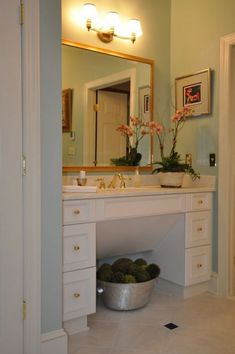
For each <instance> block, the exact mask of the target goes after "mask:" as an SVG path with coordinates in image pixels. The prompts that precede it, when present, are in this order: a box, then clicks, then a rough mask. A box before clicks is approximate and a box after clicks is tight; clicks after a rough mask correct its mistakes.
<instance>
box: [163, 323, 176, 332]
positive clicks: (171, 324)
mask: <svg viewBox="0 0 235 354" xmlns="http://www.w3.org/2000/svg"><path fill="white" fill-rule="evenodd" d="M164 327H166V328H168V329H171V330H172V329H175V328H177V327H178V326H177V325H176V324H174V323H167V324H166V325H164Z"/></svg>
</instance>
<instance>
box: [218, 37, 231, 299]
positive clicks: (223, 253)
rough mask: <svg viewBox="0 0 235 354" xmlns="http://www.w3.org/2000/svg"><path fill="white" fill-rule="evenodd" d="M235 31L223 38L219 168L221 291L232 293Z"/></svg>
mask: <svg viewBox="0 0 235 354" xmlns="http://www.w3.org/2000/svg"><path fill="white" fill-rule="evenodd" d="M234 45H235V33H231V34H229V35H227V36H224V37H222V38H221V40H220V75H219V78H220V81H219V82H220V88H219V140H218V143H219V168H218V293H219V295H225V296H229V295H231V285H232V284H231V280H232V269H233V265H232V258H233V257H232V254H231V249H232V245H233V231H234V230H232V226H233V224H232V211H233V212H234V204H233V202H232V197H231V190H232V169H231V158H232V150H231V146H232V144H231V141H232V133H233V132H232V130H231V119H232V115H231V106H230V102H231V98H232V97H231V90H230V85H231V70H232V66H231V61H232V60H231V59H232V47H233V46H234Z"/></svg>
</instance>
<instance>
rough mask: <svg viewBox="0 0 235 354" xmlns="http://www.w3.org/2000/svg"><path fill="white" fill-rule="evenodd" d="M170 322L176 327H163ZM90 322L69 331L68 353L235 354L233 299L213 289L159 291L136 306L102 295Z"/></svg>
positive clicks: (234, 302)
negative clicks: (183, 295)
mask: <svg viewBox="0 0 235 354" xmlns="http://www.w3.org/2000/svg"><path fill="white" fill-rule="evenodd" d="M170 322H172V323H174V324H176V325H178V328H176V329H174V330H169V329H167V328H166V327H164V325H165V324H167V323H170ZM88 324H89V327H90V330H89V331H85V332H82V333H79V334H75V335H73V336H70V338H69V354H235V301H234V300H233V299H225V298H221V297H216V296H214V295H212V294H209V293H206V294H203V295H199V296H195V297H192V298H189V299H185V300H184V299H179V298H176V297H173V296H169V295H165V294H162V293H160V292H158V291H155V292H154V293H153V295H152V297H151V300H150V303H149V304H148V305H147V306H145V307H144V308H142V309H138V310H134V311H112V310H109V309H107V308H105V307H104V306H103V305H102V302H101V301H98V304H97V312H96V314H94V315H91V316H89V317H88Z"/></svg>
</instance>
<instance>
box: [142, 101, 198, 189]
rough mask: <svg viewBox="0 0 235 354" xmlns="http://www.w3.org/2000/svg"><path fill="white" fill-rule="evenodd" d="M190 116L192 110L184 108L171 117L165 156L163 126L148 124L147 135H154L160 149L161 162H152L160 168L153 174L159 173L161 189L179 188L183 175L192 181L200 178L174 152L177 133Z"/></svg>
mask: <svg viewBox="0 0 235 354" xmlns="http://www.w3.org/2000/svg"><path fill="white" fill-rule="evenodd" d="M191 114H192V110H191V109H190V108H188V107H186V106H185V107H183V108H182V110H177V111H176V113H175V114H174V115H173V116H172V117H171V122H172V127H171V128H170V129H169V133H170V134H171V135H172V145H171V148H170V153H169V154H168V155H167V156H166V155H165V151H164V142H165V135H166V132H165V128H164V126H163V125H162V124H160V123H158V122H155V121H151V122H149V123H148V127H149V134H150V135H152V136H153V135H156V137H157V140H158V143H159V147H160V155H161V161H156V162H154V164H157V165H160V166H159V167H157V168H155V169H154V170H153V173H155V172H157V173H160V172H161V174H160V184H161V186H162V187H181V185H182V180H183V175H184V174H185V173H188V174H189V175H190V176H191V177H192V179H193V180H195V179H196V178H200V176H199V174H198V173H197V172H195V170H194V169H193V168H192V166H191V165H190V164H189V163H186V162H182V160H181V156H180V154H179V153H178V152H177V151H176V144H177V141H178V140H177V139H178V135H179V132H180V131H181V130H182V128H183V126H184V124H185V122H186V120H187V118H188V117H189V116H190V115H191Z"/></svg>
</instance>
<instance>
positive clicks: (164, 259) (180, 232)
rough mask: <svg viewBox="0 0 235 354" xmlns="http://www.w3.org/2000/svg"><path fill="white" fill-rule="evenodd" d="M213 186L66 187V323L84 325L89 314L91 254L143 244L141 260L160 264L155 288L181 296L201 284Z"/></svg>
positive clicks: (207, 272) (206, 272)
mask: <svg viewBox="0 0 235 354" xmlns="http://www.w3.org/2000/svg"><path fill="white" fill-rule="evenodd" d="M212 191H213V190H212V189H211V190H208V189H207V188H198V189H196V188H195V189H193V188H192V189H187V188H185V189H183V188H182V189H178V190H169V189H161V188H155V189H153V190H151V191H150V190H149V191H148V192H146V191H141V190H140V192H138V193H130V192H128V191H125V190H124V191H121V192H120V191H119V192H118V191H117V192H115V191H114V192H109V191H103V192H102V191H101V192H98V193H92V194H91V193H90V194H83V195H82V194H81V193H80V194H78V193H74V194H72V193H68V194H67V193H66V194H64V201H63V240H64V252H63V255H64V268H63V271H64V273H63V279H64V292H63V293H64V298H63V304H64V305H63V309H64V312H63V320H64V327H65V329H66V330H67V331H68V332H69V333H75V332H77V331H79V330H81V329H84V328H86V326H87V322H86V319H87V315H88V314H91V313H93V312H95V303H96V257H97V258H98V259H102V258H105V257H111V256H122V255H124V254H129V253H138V252H145V251H146V252H147V253H146V259H148V261H149V262H154V263H157V264H159V266H160V268H161V274H160V278H159V279H158V282H157V284H158V286H159V287H160V288H162V289H163V290H166V291H170V292H171V293H174V294H175V295H179V296H183V297H187V296H191V295H195V294H198V293H200V292H203V291H206V290H207V289H208V281H209V280H210V276H211V234H212V227H211V222H212ZM115 193H116V194H115ZM147 257H148V258H147Z"/></svg>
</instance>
